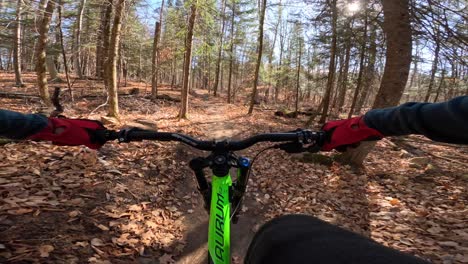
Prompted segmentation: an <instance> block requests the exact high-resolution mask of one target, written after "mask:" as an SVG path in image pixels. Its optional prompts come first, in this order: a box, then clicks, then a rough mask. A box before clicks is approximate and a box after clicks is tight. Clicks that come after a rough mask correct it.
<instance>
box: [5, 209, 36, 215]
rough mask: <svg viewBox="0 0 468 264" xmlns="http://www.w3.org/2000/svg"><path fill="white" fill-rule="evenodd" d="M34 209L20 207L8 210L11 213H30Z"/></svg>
mask: <svg viewBox="0 0 468 264" xmlns="http://www.w3.org/2000/svg"><path fill="white" fill-rule="evenodd" d="M32 211H33V209H30V208H20V209H16V210H8V211H7V212H8V213H9V214H11V215H23V214H28V213H30V212H32Z"/></svg>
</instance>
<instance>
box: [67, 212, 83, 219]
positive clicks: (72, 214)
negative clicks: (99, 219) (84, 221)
mask: <svg viewBox="0 0 468 264" xmlns="http://www.w3.org/2000/svg"><path fill="white" fill-rule="evenodd" d="M79 215H81V212H80V211H78V210H74V211H71V212H70V213H68V216H69V217H72V218H73V217H77V216H79Z"/></svg>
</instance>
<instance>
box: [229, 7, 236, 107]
mask: <svg viewBox="0 0 468 264" xmlns="http://www.w3.org/2000/svg"><path fill="white" fill-rule="evenodd" d="M235 17H236V1H235V0H234V1H232V17H231V43H230V47H229V77H228V89H227V102H228V104H230V103H231V85H232V64H233V62H234V54H233V53H234V19H235Z"/></svg>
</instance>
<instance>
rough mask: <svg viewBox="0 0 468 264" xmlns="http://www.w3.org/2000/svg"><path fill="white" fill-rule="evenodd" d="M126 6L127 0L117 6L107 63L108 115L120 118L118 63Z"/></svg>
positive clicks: (119, 2)
mask: <svg viewBox="0 0 468 264" xmlns="http://www.w3.org/2000/svg"><path fill="white" fill-rule="evenodd" d="M124 8H125V0H118V2H117V5H116V7H115V16H114V25H113V26H112V33H111V36H110V44H109V55H108V57H109V63H108V65H107V67H108V71H107V73H108V74H106V76H105V77H106V78H107V96H108V97H109V108H108V112H107V115H108V116H110V117H115V118H119V97H118V93H117V86H118V84H117V63H118V60H119V47H120V29H121V28H122V15H123V10H124Z"/></svg>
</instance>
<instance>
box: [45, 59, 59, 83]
mask: <svg viewBox="0 0 468 264" xmlns="http://www.w3.org/2000/svg"><path fill="white" fill-rule="evenodd" d="M54 59H55V56H54V55H47V56H46V68H47V71H48V72H49V75H50V79H51V81H58V80H60V77H59V76H58V72H57V68H56V67H55V61H54Z"/></svg>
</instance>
